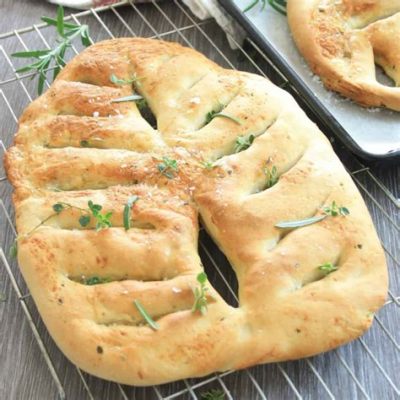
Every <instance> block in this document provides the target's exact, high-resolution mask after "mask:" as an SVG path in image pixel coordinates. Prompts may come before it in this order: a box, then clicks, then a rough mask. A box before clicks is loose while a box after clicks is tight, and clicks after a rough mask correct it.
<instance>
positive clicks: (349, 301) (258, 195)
mask: <svg viewBox="0 0 400 400" xmlns="http://www.w3.org/2000/svg"><path fill="white" fill-rule="evenodd" d="M112 73H114V74H115V75H117V76H118V77H120V78H128V77H129V76H131V75H132V74H134V73H136V74H137V76H138V77H140V78H141V80H140V85H139V86H138V88H137V89H138V90H139V91H140V92H141V93H142V94H143V95H144V96H145V97H146V99H147V100H148V102H149V103H150V106H151V108H152V110H153V112H154V114H155V116H156V118H157V122H158V129H154V128H152V127H151V126H150V125H149V124H148V123H147V122H146V121H145V120H144V119H143V118H142V117H141V114H140V112H139V111H138V109H137V107H136V105H135V103H133V102H130V103H113V102H111V100H112V99H113V98H115V97H120V96H122V95H127V94H129V93H130V91H131V89H130V87H129V85H127V86H122V87H116V86H114V85H112V84H111V83H110V81H109V76H110V75H111V74H112ZM89 77H90V82H91V83H90V84H89V83H87V82H88V81H89ZM82 82H86V83H82ZM221 105H224V110H223V113H224V114H226V115H229V116H231V117H234V118H237V119H239V120H240V123H236V122H234V121H232V120H230V119H227V118H222V117H217V118H214V119H213V120H212V121H211V122H209V123H206V115H207V113H208V112H210V111H212V110H215V109H216V108H220V107H221ZM250 134H253V135H255V136H256V138H255V140H254V143H253V144H252V145H251V147H250V148H248V149H247V150H245V151H242V152H240V153H235V150H234V147H235V140H236V139H237V137H238V136H242V135H250ZM95 139H96V140H95ZM82 140H85V141H88V142H89V147H84V148H82V146H81V142H82ZM162 156H168V157H170V158H171V159H175V160H177V162H178V166H179V169H178V171H177V172H176V173H175V177H174V178H173V179H168V178H167V177H165V176H163V175H162V174H160V171H159V170H158V164H159V163H160V158H161V157H162ZM217 159H218V161H216V163H215V167H214V168H212V169H211V170H207V169H205V168H203V167H202V166H201V161H202V160H212V161H214V160H217ZM5 165H6V168H7V173H8V177H9V179H10V181H11V183H12V184H13V185H14V187H15V193H14V203H15V208H16V220H17V228H18V232H19V238H20V239H19V242H18V244H19V246H18V247H19V251H18V258H19V263H20V267H21V270H22V272H23V275H24V277H25V279H26V281H27V283H28V285H29V288H30V290H31V293H32V295H33V298H34V299H35V302H36V304H37V306H38V309H39V311H40V313H41V315H42V317H43V320H44V322H45V324H46V326H47V327H48V329H49V331H50V333H51V335H52V336H53V338H54V340H55V341H56V343H57V344H58V346H59V347H60V348H61V350H62V351H63V352H64V353H65V354H66V356H67V357H68V358H69V359H70V360H71V361H72V362H74V363H75V364H77V365H78V366H79V367H81V368H83V369H84V370H85V371H88V372H90V373H92V374H94V375H97V376H100V377H102V378H106V379H110V380H114V381H117V382H121V383H126V384H135V385H150V384H158V383H162V382H168V381H171V380H176V379H181V378H186V377H198V376H203V375H206V374H209V373H212V372H215V371H224V370H229V369H235V368H244V367H246V366H249V365H254V364H258V363H264V362H273V361H281V360H288V359H295V358H299V357H306V356H310V355H313V354H316V353H319V352H322V351H326V350H329V349H332V348H334V347H336V346H339V345H340V344H343V343H346V342H348V341H350V340H352V339H354V338H356V337H357V336H359V335H360V334H362V332H364V330H365V329H367V328H368V327H369V326H370V324H371V322H372V315H373V313H374V312H375V311H376V310H377V309H378V308H379V307H380V306H381V305H382V304H383V302H384V299H385V295H386V289H387V276H386V266H385V259H384V255H383V251H382V249H381V246H380V244H379V240H378V238H377V236H376V234H375V231H374V227H373V225H372V222H371V220H370V217H369V215H368V211H367V210H366V208H365V205H364V203H363V201H362V199H361V196H360V195H359V193H358V191H357V189H356V188H355V186H354V184H353V182H352V180H351V178H350V177H349V175H348V174H347V173H346V171H345V170H344V168H343V166H342V165H341V163H340V162H339V160H338V159H337V157H336V156H335V154H334V152H333V150H332V148H331V146H330V144H329V142H328V141H327V140H326V138H325V137H324V136H323V134H322V133H321V132H320V131H319V130H318V129H317V127H316V126H315V125H314V124H312V123H311V122H310V121H309V120H308V119H307V117H306V116H305V114H304V113H303V112H302V111H301V110H300V109H299V107H298V106H297V105H296V103H295V102H294V100H293V99H292V98H291V97H290V96H289V95H288V94H287V93H285V92H284V91H282V90H280V89H278V88H277V87H275V86H274V85H272V84H271V83H270V82H269V81H267V80H266V79H264V78H261V77H259V76H256V75H251V74H247V73H243V72H233V71H226V70H224V69H222V68H220V67H218V66H217V65H215V64H214V63H212V62H211V61H209V60H207V59H206V58H205V57H204V56H202V55H200V54H199V53H196V52H194V51H193V50H190V49H187V48H184V47H181V46H180V45H178V44H173V43H166V42H161V41H153V40H146V39H118V40H113V41H106V42H102V43H99V44H96V45H94V46H91V47H90V48H89V49H88V50H86V51H85V52H83V53H82V54H81V55H79V56H78V57H76V58H75V59H74V60H73V61H72V62H71V63H70V64H69V65H67V66H66V67H65V69H64V70H63V72H62V73H61V74H60V76H59V78H58V79H57V80H56V82H55V83H54V84H53V85H52V87H51V88H50V89H49V90H48V91H47V93H45V94H44V95H43V96H42V97H40V98H39V99H38V100H36V101H34V102H33V103H32V104H31V105H30V106H29V107H28V108H27V110H26V111H25V113H24V114H23V115H22V117H21V119H20V127H19V131H18V133H17V136H16V144H15V146H13V147H12V148H11V149H9V150H8V152H7V154H6V158H5ZM266 166H267V167H268V168H272V167H273V166H275V167H276V168H277V173H278V175H279V176H280V178H279V182H278V183H277V184H276V185H274V186H273V187H271V188H266V176H265V174H264V172H263V169H264V168H265V167H266ZM134 194H136V195H137V196H139V201H138V202H137V203H136V204H135V206H134V207H133V209H132V220H133V227H132V228H131V229H129V230H127V231H126V230H125V229H124V228H123V217H122V212H123V208H124V205H125V203H126V201H127V199H128V198H129V197H130V196H132V195H134ZM88 200H92V201H93V202H94V203H97V204H101V205H102V206H103V208H104V210H105V211H112V212H113V215H112V218H111V222H112V227H111V228H109V229H104V230H101V231H99V232H96V231H95V230H94V229H93V224H92V225H89V226H87V227H86V228H82V227H81V226H80V224H79V223H78V219H79V216H80V212H79V211H78V210H77V209H68V210H65V211H63V212H62V213H60V214H59V215H56V216H53V217H51V218H50V219H48V220H46V218H48V217H49V216H51V215H52V213H53V210H52V205H53V204H55V203H57V202H65V203H69V204H73V205H74V206H75V207H85V206H86V204H87V202H88ZM332 201H336V202H337V203H338V204H339V205H345V206H347V207H348V208H349V209H350V215H349V216H347V217H335V218H334V217H331V218H326V219H325V220H324V221H321V222H319V223H317V224H314V225H311V226H308V227H304V228H300V229H297V230H293V231H290V232H287V231H285V230H282V229H278V228H276V227H275V224H276V223H277V222H279V221H282V220H294V219H299V218H305V217H309V216H312V215H314V214H316V213H321V207H322V206H324V205H329V204H330V203H332ZM198 212H199V213H200V214H201V217H202V220H203V221H204V225H205V227H206V229H207V230H208V231H209V232H210V234H211V235H212V236H213V238H214V239H215V241H216V242H217V243H218V245H219V246H220V248H221V250H222V251H224V253H225V254H226V255H227V257H228V258H229V260H230V261H231V263H232V265H233V266H234V268H235V272H236V274H237V277H238V281H239V298H240V307H238V308H233V307H231V306H229V305H228V304H226V303H225V301H224V300H223V299H222V298H221V297H220V296H219V295H218V293H217V292H216V291H215V290H214V289H213V288H212V287H210V292H209V294H210V296H209V297H208V303H209V305H208V312H207V314H206V315H205V316H201V315H200V314H199V313H192V312H191V307H192V305H193V293H192V289H193V288H194V287H195V286H196V275H197V274H198V272H199V271H201V268H202V267H201V261H200V258H199V256H198V253H197V239H198V238H197V235H198V223H197V214H198ZM44 220H46V222H45V223H44V224H43V225H42V226H40V227H39V228H38V229H36V230H34V231H33V233H29V232H31V231H32V229H34V228H35V227H36V226H37V225H38V224H39V223H40V222H41V221H44ZM326 262H332V263H334V264H335V265H337V267H338V270H337V271H336V272H334V273H332V274H330V275H328V276H324V275H323V274H322V273H321V271H320V270H319V269H318V266H319V265H321V264H323V263H326ZM90 276H101V277H107V278H109V279H111V282H109V283H104V284H100V285H94V286H88V285H85V284H83V283H82V282H83V280H82V279H83V277H90ZM135 299H138V300H140V301H141V303H142V304H143V305H144V307H145V308H146V310H147V311H148V312H149V314H150V315H152V316H153V318H154V319H156V320H157V323H158V324H159V326H160V329H159V330H158V331H153V330H152V329H151V328H150V327H149V326H148V325H146V324H144V323H143V322H144V321H143V318H142V316H141V315H140V314H139V313H138V310H137V309H136V308H135V307H134V305H133V300H135ZM227 343H229V345H227Z"/></svg>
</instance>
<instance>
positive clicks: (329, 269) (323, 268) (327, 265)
mask: <svg viewBox="0 0 400 400" xmlns="http://www.w3.org/2000/svg"><path fill="white" fill-rule="evenodd" d="M318 269H319V270H320V271H322V272H323V273H324V274H325V275H329V274H330V273H332V272H334V271H337V270H338V267H336V266H335V265H333V264H332V263H330V262H328V263H325V264H322V265H320V266H319V267H318Z"/></svg>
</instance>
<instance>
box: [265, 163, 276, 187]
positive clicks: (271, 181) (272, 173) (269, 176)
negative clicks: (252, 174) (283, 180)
mask: <svg viewBox="0 0 400 400" xmlns="http://www.w3.org/2000/svg"><path fill="white" fill-rule="evenodd" d="M264 174H265V177H266V188H267V189H269V188H271V187H272V186H274V185H276V184H277V183H278V181H279V176H278V170H277V168H276V166H275V165H273V166H272V168H271V169H269V168H268V167H267V166H266V167H265V168H264Z"/></svg>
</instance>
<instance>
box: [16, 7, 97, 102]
mask: <svg viewBox="0 0 400 400" xmlns="http://www.w3.org/2000/svg"><path fill="white" fill-rule="evenodd" d="M42 21H43V22H46V23H47V25H51V26H55V27H56V28H57V33H58V38H57V41H56V43H57V45H56V47H55V48H54V49H47V50H30V51H21V52H17V53H14V54H12V56H13V57H19V58H36V59H37V61H35V62H33V63H32V64H29V65H26V66H24V67H22V68H18V69H17V71H16V72H18V73H22V72H30V71H35V73H38V74H39V83H38V93H39V94H42V93H43V87H44V82H45V80H46V72H47V70H48V69H49V68H50V65H51V64H52V63H54V64H55V68H54V71H53V80H54V79H55V78H56V76H57V75H58V74H59V72H60V70H61V68H62V67H63V66H64V65H65V61H64V57H65V53H66V51H67V49H68V48H70V47H71V44H72V41H73V40H74V39H75V38H76V37H80V38H81V42H82V44H83V45H84V46H85V47H87V46H90V44H91V42H90V38H89V27H88V26H87V25H76V24H71V23H67V22H65V21H64V9H63V7H62V6H59V7H58V8H57V18H56V19H53V18H49V17H42Z"/></svg>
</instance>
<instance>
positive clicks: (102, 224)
mask: <svg viewBox="0 0 400 400" xmlns="http://www.w3.org/2000/svg"><path fill="white" fill-rule="evenodd" d="M88 207H89V210H90V212H91V213H92V215H93V217H94V218H95V219H96V231H100V230H102V229H105V228H109V227H111V221H110V218H111V216H112V212H108V213H105V214H102V213H101V212H100V211H101V210H102V208H103V207H102V206H101V205H99V204H94V203H93V201H92V200H89V201H88Z"/></svg>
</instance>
